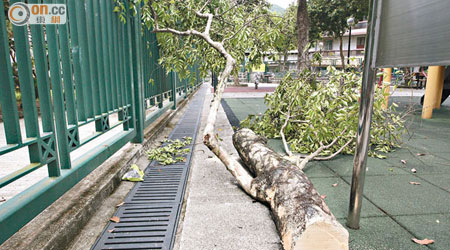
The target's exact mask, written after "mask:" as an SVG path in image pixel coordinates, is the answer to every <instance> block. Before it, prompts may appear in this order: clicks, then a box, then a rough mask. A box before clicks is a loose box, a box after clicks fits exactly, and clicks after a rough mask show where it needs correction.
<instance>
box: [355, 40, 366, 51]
mask: <svg viewBox="0 0 450 250" xmlns="http://www.w3.org/2000/svg"><path fill="white" fill-rule="evenodd" d="M365 44H366V38H365V37H358V39H357V40H356V48H357V49H364V45H365Z"/></svg>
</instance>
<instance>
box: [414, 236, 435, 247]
mask: <svg viewBox="0 0 450 250" xmlns="http://www.w3.org/2000/svg"><path fill="white" fill-rule="evenodd" d="M412 241H414V242H415V243H417V244H419V245H423V246H424V245H429V244H433V243H434V240H429V239H426V238H425V239H423V240H418V239H416V238H412Z"/></svg>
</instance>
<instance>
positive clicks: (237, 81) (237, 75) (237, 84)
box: [234, 72, 239, 86]
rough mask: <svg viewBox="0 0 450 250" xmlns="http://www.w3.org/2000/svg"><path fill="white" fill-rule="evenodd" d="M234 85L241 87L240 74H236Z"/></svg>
mask: <svg viewBox="0 0 450 250" xmlns="http://www.w3.org/2000/svg"><path fill="white" fill-rule="evenodd" d="M234 85H236V86H239V72H236V73H234Z"/></svg>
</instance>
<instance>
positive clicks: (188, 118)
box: [92, 87, 209, 250]
mask: <svg viewBox="0 0 450 250" xmlns="http://www.w3.org/2000/svg"><path fill="white" fill-rule="evenodd" d="M207 89H209V88H205V87H203V88H201V89H200V91H199V93H198V94H197V95H196V96H195V97H194V98H193V100H192V101H191V103H189V105H188V107H187V108H186V110H185V112H184V114H183V116H182V117H181V119H180V121H179V122H178V124H177V125H176V126H175V128H174V130H173V131H172V133H171V134H170V135H169V139H171V140H176V139H181V138H183V137H185V136H186V137H192V138H193V140H192V142H191V144H190V145H188V146H187V147H188V148H190V151H189V153H188V154H187V156H186V162H179V163H176V164H173V165H167V166H163V165H160V164H159V163H158V162H157V161H152V162H151V163H150V165H149V166H148V167H147V169H146V170H145V172H144V173H145V177H144V181H143V182H138V183H137V184H136V185H135V186H134V188H133V189H132V190H131V191H130V193H129V194H128V196H127V197H126V198H125V201H124V204H123V205H122V206H121V207H119V208H118V210H117V211H116V213H115V215H114V216H117V217H119V218H120V221H119V222H118V223H115V222H109V223H108V225H107V226H106V228H105V229H104V231H103V233H102V234H101V236H100V237H99V238H98V239H97V241H96V242H95V244H94V246H93V247H92V250H100V249H172V248H173V244H174V239H175V234H176V231H177V230H176V228H177V224H178V217H179V215H180V212H181V207H182V203H183V197H184V192H185V188H186V181H187V177H188V174H189V168H190V165H191V157H192V153H193V151H194V150H193V149H194V143H195V139H196V136H197V132H198V129H199V126H200V116H201V112H202V107H203V101H204V97H205V94H206V90H207Z"/></svg>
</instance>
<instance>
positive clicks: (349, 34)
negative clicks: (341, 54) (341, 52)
mask: <svg viewBox="0 0 450 250" xmlns="http://www.w3.org/2000/svg"><path fill="white" fill-rule="evenodd" d="M351 44H352V26H351V25H350V30H349V33H348V53H347V65H350V48H351V47H350V45H351Z"/></svg>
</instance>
